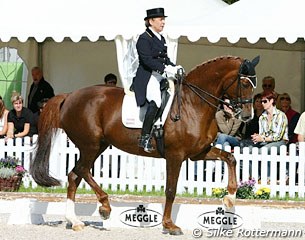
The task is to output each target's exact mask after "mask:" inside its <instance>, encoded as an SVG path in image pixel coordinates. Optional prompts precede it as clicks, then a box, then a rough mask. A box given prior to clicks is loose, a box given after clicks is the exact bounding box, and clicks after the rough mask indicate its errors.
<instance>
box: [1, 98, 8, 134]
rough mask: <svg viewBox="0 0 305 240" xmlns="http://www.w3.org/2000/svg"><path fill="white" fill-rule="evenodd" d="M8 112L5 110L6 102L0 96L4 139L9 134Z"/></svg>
mask: <svg viewBox="0 0 305 240" xmlns="http://www.w3.org/2000/svg"><path fill="white" fill-rule="evenodd" d="M8 112H9V111H8V110H7V109H6V108H5V104H4V101H3V99H2V97H1V96H0V138H3V137H4V136H5V135H6V132H7V115H8Z"/></svg>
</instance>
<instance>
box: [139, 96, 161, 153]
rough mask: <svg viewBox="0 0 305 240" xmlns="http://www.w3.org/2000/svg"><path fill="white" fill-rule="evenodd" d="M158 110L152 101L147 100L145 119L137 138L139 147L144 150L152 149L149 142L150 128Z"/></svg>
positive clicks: (149, 150)
mask: <svg viewBox="0 0 305 240" xmlns="http://www.w3.org/2000/svg"><path fill="white" fill-rule="evenodd" d="M157 111H158V107H157V105H156V103H155V102H154V101H151V102H149V105H148V108H147V111H146V114H145V119H144V122H143V128H142V133H141V138H140V140H139V147H142V148H144V151H145V152H148V153H150V152H152V151H153V150H154V149H153V147H152V144H151V130H152V127H153V124H154V120H155V117H156V114H157Z"/></svg>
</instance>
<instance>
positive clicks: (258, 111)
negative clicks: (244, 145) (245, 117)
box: [244, 93, 264, 139]
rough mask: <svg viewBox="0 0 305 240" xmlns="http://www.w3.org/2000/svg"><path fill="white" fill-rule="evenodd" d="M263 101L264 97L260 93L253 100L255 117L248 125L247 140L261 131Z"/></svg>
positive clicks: (245, 136)
mask: <svg viewBox="0 0 305 240" xmlns="http://www.w3.org/2000/svg"><path fill="white" fill-rule="evenodd" d="M261 100H262V95H261V94H260V93H258V94H256V95H255V96H254V98H253V108H254V116H253V118H252V119H251V120H250V121H249V122H247V123H246V127H245V128H246V130H245V135H244V138H245V139H251V135H253V134H254V133H258V131H259V124H258V120H259V117H260V116H261V115H262V113H263V111H264V108H263V105H262V102H261Z"/></svg>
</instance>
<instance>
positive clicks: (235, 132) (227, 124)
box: [215, 97, 242, 147]
mask: <svg viewBox="0 0 305 240" xmlns="http://www.w3.org/2000/svg"><path fill="white" fill-rule="evenodd" d="M223 100H224V103H223V104H222V109H221V110H219V111H218V112H216V115H215V118H216V122H217V126H218V131H219V132H218V134H217V139H216V143H215V144H221V145H222V146H226V145H230V146H231V147H235V146H238V145H239V140H240V139H241V131H240V128H241V123H242V122H241V120H239V119H237V118H235V116H234V113H233V110H232V109H231V108H230V107H229V106H227V104H225V103H230V99H229V98H227V97H224V98H223Z"/></svg>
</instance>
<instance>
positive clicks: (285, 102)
mask: <svg viewBox="0 0 305 240" xmlns="http://www.w3.org/2000/svg"><path fill="white" fill-rule="evenodd" d="M278 103H279V109H280V110H281V111H283V112H284V113H285V114H286V117H287V119H288V138H289V143H296V142H297V135H296V134H294V129H295V127H296V125H297V122H298V120H299V118H300V113H298V112H297V111H295V110H293V109H292V108H291V98H290V96H289V94H288V93H283V94H280V95H279V97H278Z"/></svg>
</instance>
